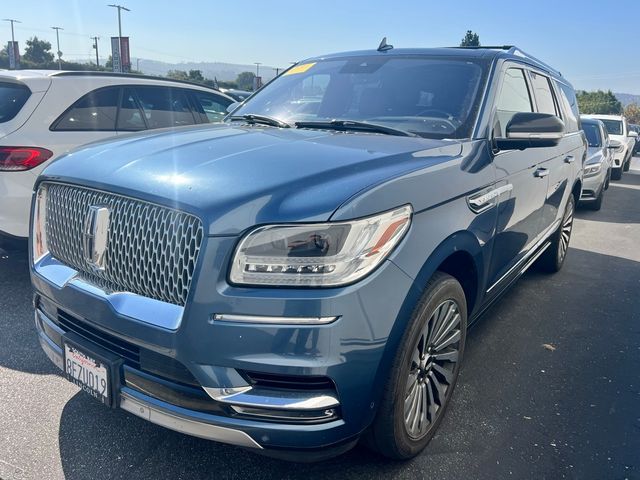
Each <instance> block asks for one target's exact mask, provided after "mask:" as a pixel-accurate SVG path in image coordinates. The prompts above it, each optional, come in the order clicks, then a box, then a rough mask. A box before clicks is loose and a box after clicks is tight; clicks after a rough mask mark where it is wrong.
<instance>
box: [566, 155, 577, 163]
mask: <svg viewBox="0 0 640 480" xmlns="http://www.w3.org/2000/svg"><path fill="white" fill-rule="evenodd" d="M574 160H575V157H574V156H573V155H569V156H567V157H564V163H573V161H574Z"/></svg>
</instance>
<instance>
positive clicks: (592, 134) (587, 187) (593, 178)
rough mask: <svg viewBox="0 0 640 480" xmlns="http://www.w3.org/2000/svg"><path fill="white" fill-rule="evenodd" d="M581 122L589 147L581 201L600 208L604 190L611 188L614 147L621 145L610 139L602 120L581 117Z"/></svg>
mask: <svg viewBox="0 0 640 480" xmlns="http://www.w3.org/2000/svg"><path fill="white" fill-rule="evenodd" d="M581 122H582V130H584V133H585V135H586V136H587V141H588V142H589V149H588V151H587V160H586V161H585V164H584V181H583V185H582V195H580V203H581V204H583V205H585V206H587V207H588V208H591V209H593V210H600V208H601V207H602V199H603V197H604V192H605V190H607V189H608V188H609V181H610V180H611V162H612V156H613V153H612V149H613V148H615V147H616V146H619V143H618V142H617V141H616V140H612V139H609V134H608V133H607V129H606V128H605V126H604V124H603V123H602V122H601V121H600V120H597V119H595V118H586V117H581Z"/></svg>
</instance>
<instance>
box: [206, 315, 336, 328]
mask: <svg viewBox="0 0 640 480" xmlns="http://www.w3.org/2000/svg"><path fill="white" fill-rule="evenodd" d="M212 318H213V321H214V322H232V323H259V324H273V325H327V324H329V323H333V322H335V321H336V320H337V319H338V318H339V317H268V316H264V315H236V314H232V313H216V314H214V315H213V317H212Z"/></svg>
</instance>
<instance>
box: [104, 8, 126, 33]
mask: <svg viewBox="0 0 640 480" xmlns="http://www.w3.org/2000/svg"><path fill="white" fill-rule="evenodd" d="M107 7H113V8H117V9H118V39H120V38H122V18H121V17H120V11H121V10H124V11H125V12H130V11H131V10H129V9H128V8H127V7H123V6H122V5H115V4H111V5H107Z"/></svg>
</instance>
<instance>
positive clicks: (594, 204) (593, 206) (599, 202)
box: [587, 185, 605, 211]
mask: <svg viewBox="0 0 640 480" xmlns="http://www.w3.org/2000/svg"><path fill="white" fill-rule="evenodd" d="M604 190H605V186H604V185H603V186H602V188H601V189H600V194H599V195H598V197H597V198H596V199H595V200H594V201H593V202H589V203H587V206H588V207H589V208H590V209H591V210H596V211H598V210H600V209H601V208H602V199H603V198H604Z"/></svg>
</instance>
